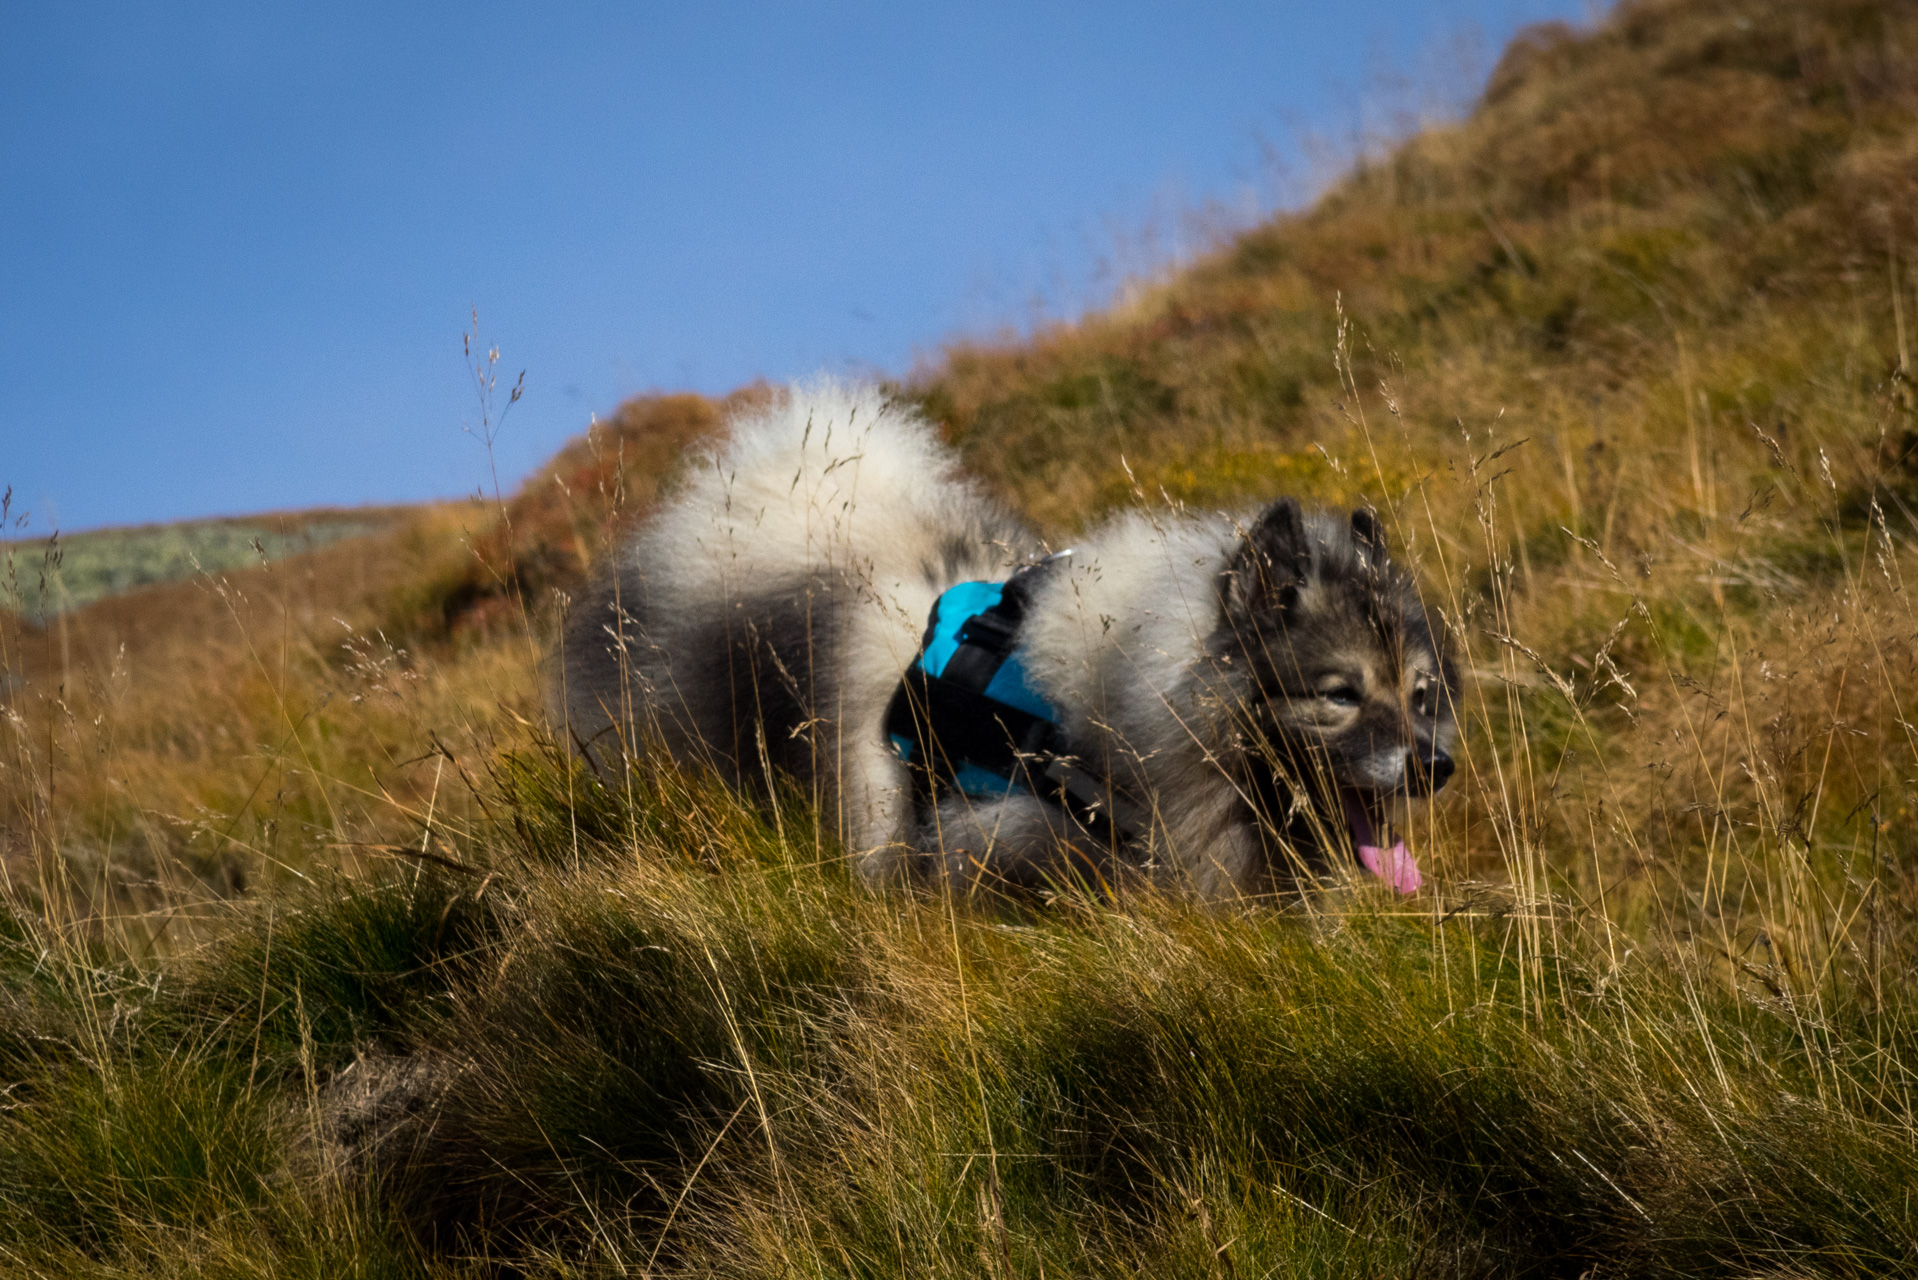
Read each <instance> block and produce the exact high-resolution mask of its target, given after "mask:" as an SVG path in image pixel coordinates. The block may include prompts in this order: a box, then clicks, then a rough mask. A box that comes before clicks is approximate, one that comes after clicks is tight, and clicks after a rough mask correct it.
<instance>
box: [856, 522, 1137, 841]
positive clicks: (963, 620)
mask: <svg viewBox="0 0 1918 1280" xmlns="http://www.w3.org/2000/svg"><path fill="white" fill-rule="evenodd" d="M1066 554H1070V553H1061V555H1060V556H1054V557H1052V558H1051V559H1050V560H1047V561H1042V562H1041V563H1040V564H1037V565H1032V566H1029V567H1027V568H1025V569H1021V570H1020V571H1019V572H1018V573H1016V574H1014V575H1013V576H1012V577H1011V579H1009V580H1008V581H1006V582H962V583H960V584H958V585H957V586H955V587H951V588H948V589H947V590H946V591H945V592H944V593H943V594H942V595H941V596H940V597H939V599H938V600H937V601H935V602H934V604H933V606H932V618H931V620H930V622H929V623H928V625H927V627H926V636H925V640H924V642H923V644H922V645H921V647H920V650H919V656H918V657H917V658H916V659H914V661H913V663H912V665H911V666H910V667H908V668H907V669H906V674H905V677H904V678H903V679H901V680H900V682H899V688H898V690H897V691H896V692H895V693H894V694H893V697H892V705H891V706H890V707H889V708H888V710H887V712H886V735H887V737H888V738H889V739H890V740H891V742H892V746H893V750H895V751H897V752H898V753H899V758H900V759H901V760H903V761H905V763H906V764H907V765H908V766H910V767H911V769H912V772H913V777H914V781H915V783H916V784H917V787H918V789H919V791H920V793H921V794H922V795H926V796H933V797H936V796H937V795H938V793H939V791H940V790H941V789H942V788H949V789H952V790H957V791H959V792H960V793H962V794H964V795H967V796H972V797H974V798H976V799H980V800H1003V799H1005V798H1006V797H1007V796H1009V795H1014V794H1019V793H1029V794H1032V795H1037V796H1040V797H1042V798H1044V799H1046V800H1050V801H1052V802H1053V803H1055V804H1059V805H1061V806H1062V807H1064V808H1065V809H1066V810H1067V811H1068V812H1069V813H1071V814H1072V816H1073V817H1074V818H1076V819H1077V820H1078V821H1079V823H1080V825H1082V826H1083V827H1085V828H1086V830H1087V831H1089V832H1090V833H1092V834H1093V835H1094V836H1096V837H1097V838H1098V839H1099V840H1100V841H1101V842H1104V843H1108V844H1109V843H1111V842H1113V841H1115V840H1116V839H1117V834H1116V833H1115V831H1114V829H1113V826H1112V821H1111V818H1110V815H1109V813H1108V809H1109V805H1108V803H1107V798H1106V797H1105V796H1103V795H1102V794H1101V789H1100V788H1097V787H1095V786H1094V785H1093V782H1092V779H1090V778H1089V777H1088V776H1087V775H1086V774H1085V773H1084V771H1083V770H1082V769H1078V768H1075V767H1074V765H1075V760H1074V757H1073V755H1072V753H1071V750H1070V746H1069V744H1068V742H1067V740H1066V731H1065V725H1064V722H1063V719H1064V718H1063V717H1062V716H1061V715H1060V714H1059V711H1058V708H1056V707H1054V706H1053V705H1052V704H1051V703H1049V702H1047V701H1046V700H1045V698H1044V696H1043V695H1041V694H1040V693H1039V691H1038V690H1037V689H1035V688H1034V687H1033V685H1032V680H1031V677H1030V675H1029V673H1028V672H1027V671H1026V667H1025V662H1024V659H1023V655H1022V654H1021V653H1020V650H1019V628H1020V626H1021V625H1022V624H1023V623H1024V621H1025V615H1026V608H1027V605H1028V604H1029V603H1030V597H1031V594H1032V591H1033V589H1034V588H1035V587H1036V586H1037V585H1038V584H1039V582H1040V581H1041V580H1042V579H1043V577H1044V576H1045V571H1046V569H1047V567H1048V566H1050V565H1051V564H1053V563H1055V562H1057V561H1058V560H1059V559H1060V558H1062V556H1063V555H1066Z"/></svg>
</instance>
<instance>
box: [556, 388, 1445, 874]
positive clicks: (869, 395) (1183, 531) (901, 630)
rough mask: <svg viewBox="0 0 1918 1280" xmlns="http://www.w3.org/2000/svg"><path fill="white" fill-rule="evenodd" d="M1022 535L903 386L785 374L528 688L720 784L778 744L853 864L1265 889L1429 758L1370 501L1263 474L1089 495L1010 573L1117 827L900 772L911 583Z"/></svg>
mask: <svg viewBox="0 0 1918 1280" xmlns="http://www.w3.org/2000/svg"><path fill="white" fill-rule="evenodd" d="M1042 552H1043V548H1042V546H1041V544H1040V542H1039V539H1038V538H1037V537H1036V536H1035V535H1034V534H1033V533H1032V531H1031V530H1030V529H1029V528H1028V527H1027V526H1025V525H1024V524H1023V523H1022V522H1021V521H1020V520H1019V519H1017V518H1016V517H1014V516H1013V515H1012V514H1011V513H1010V512H1009V511H1008V510H1007V509H1006V508H1005V507H1004V506H1003V505H1001V504H1000V503H998V502H996V501H994V500H993V499H992V498H990V497H989V496H988V495H986V494H985V493H984V492H983V491H982V490H981V489H980V488H979V486H978V485H977V484H976V483H975V482H973V481H971V480H969V479H968V478H967V477H966V476H965V475H964V474H963V472H962V471H961V469H960V467H959V464H958V460H957V458H956V457H955V455H954V454H953V453H952V451H951V450H950V449H949V448H948V447H947V446H946V445H945V444H944V443H943V442H942V441H941V440H940V439H939V437H938V434H937V432H936V431H935V429H934V428H933V427H932V426H931V425H930V424H928V423H927V422H925V421H924V420H923V419H922V418H920V417H919V416H918V415H917V414H915V413H914V412H913V411H911V410H910V409H908V408H905V407H903V406H900V405H898V404H895V403H892V402H889V401H887V400H886V399H885V398H884V397H883V396H881V395H880V394H879V393H878V392H877V391H875V390H874V389H871V388H867V387H859V386H849V385H845V384H840V383H835V382H830V381H823V382H818V383H813V384H810V385H804V386H799V387H795V388H793V389H792V390H791V391H790V392H789V393H788V394H787V395H785V396H784V397H782V398H780V399H779V400H777V401H776V402H775V404H774V405H773V406H772V407H770V408H767V409H764V410H760V411H755V412H752V413H749V414H747V415H745V416H742V417H741V418H740V419H739V420H737V421H736V422H734V423H733V424H732V427H731V431H730V434H729V436H728V438H727V439H726V440H725V441H724V442H722V443H720V444H719V445H717V446H716V447H714V448H713V449H712V450H711V451H710V452H708V453H706V454H704V455H702V456H700V457H698V458H697V459H695V460H694V461H693V463H692V465H690V466H689V468H688V469H687V471H686V473H685V475H684V477H683V479H682V481H681V483H680V484H679V487H678V489H677V491H676V492H675V493H674V494H673V495H672V496H671V497H670V498H669V499H668V500H667V501H666V502H665V503H664V505H663V506H662V507H661V508H660V509H659V510H658V511H657V512H656V513H655V514H654V515H653V516H652V518H651V519H650V520H648V521H647V522H646V523H645V524H644V525H643V526H642V527H641V528H640V529H639V530H638V531H637V533H635V534H634V535H633V537H632V538H631V540H630V541H629V542H628V543H627V544H626V546H625V548H624V550H623V552H622V553H621V555H620V556H619V558H618V561H617V564H616V565H615V566H614V568H613V571H612V572H611V573H610V574H609V575H607V576H606V577H605V578H604V579H603V581H602V582H601V583H600V584H599V586H598V587H596V588H595V590H594V591H593V592H592V593H591V594H589V595H588V596H587V597H585V598H584V599H583V600H581V601H579V602H576V603H575V604H574V606H573V607H572V609H571V611H570V614H569V618H568V622H567V626H566V629H565V635H564V640H563V654H562V658H563V660H562V662H561V663H560V664H559V669H560V679H559V682H558V687H557V688H556V690H555V703H556V711H557V713H558V714H560V715H562V716H563V717H564V720H565V728H566V732H567V733H568V734H569V735H570V737H571V738H572V740H573V741H575V742H576V743H578V744H579V746H580V748H581V749H582V750H583V751H585V752H587V753H588V754H590V755H591V756H593V757H594V758H595V760H596V761H597V762H599V763H600V764H601V765H602V766H603V765H605V764H607V763H609V762H614V761H617V759H618V758H619V757H620V755H621V754H622V753H633V752H639V751H643V750H648V749H658V748H662V747H663V749H665V750H667V751H669V752H671V753H672V754H673V755H674V756H675V757H677V758H679V759H681V760H683V761H687V762H693V763H698V764H707V765H711V766H714V767H717V768H719V769H720V770H722V771H723V772H724V773H725V774H726V775H727V776H729V777H730V778H731V779H732V780H733V781H734V782H735V783H737V784H739V785H742V786H746V787H752V788H763V787H765V786H766V785H767V782H768V777H769V773H777V772H781V771H783V772H784V773H786V774H788V775H790V776H791V777H793V778H795V779H797V780H798V781H799V782H800V783H801V784H802V785H804V786H807V787H809V788H810V789H812V791H813V792H814V793H815V794H816V795H817V796H818V798H819V801H820V803H821V805H822V806H823V812H825V813H826V814H827V815H829V817H830V820H831V821H833V822H834V823H836V825H837V828H838V833H839V835H840V837H841V838H842V839H843V840H844V841H845V843H846V846H847V848H848V849H849V850H851V851H852V856H853V858H854V859H855V864H856V866H857V868H858V870H859V871H860V873H861V874H862V875H863V876H864V877H865V878H866V879H867V880H868V881H871V882H873V883H875V884H879V883H887V882H895V881H902V880H907V879H911V878H915V877H920V876H928V875H931V876H936V875H939V874H945V875H951V876H956V877H961V878H964V879H966V880H967V881H969V882H988V881H1001V882H1011V883H1014V884H1033V883H1037V882H1041V881H1044V880H1046V879H1048V878H1049V877H1052V876H1054V875H1056V874H1058V873H1059V872H1060V871H1062V870H1065V869H1069V868H1072V867H1074V866H1078V867H1085V866H1090V867H1093V868H1095V869H1096V870H1097V871H1098V873H1099V874H1100V875H1105V874H1108V873H1116V872H1118V871H1120V870H1122V869H1131V870H1136V871H1138V872H1141V873H1144V874H1147V875H1150V876H1151V877H1153V878H1155V879H1157V880H1160V881H1162V882H1166V883H1172V884H1177V885H1180V886H1182V887H1184V888H1186V889H1187V890H1189V891H1192V892H1196V893H1197V894H1199V895H1200V896H1203V897H1206V898H1215V899H1216V898H1224V897H1229V896H1234V895H1238V894H1247V893H1260V892H1266V891H1270V890H1273V889H1279V888H1284V887H1286V886H1287V885H1289V884H1292V883H1296V882H1297V879H1298V876H1299V874H1300V873H1301V872H1304V873H1306V874H1309V875H1316V874H1321V873H1323V872H1325V871H1326V870H1328V869H1329V868H1330V867H1331V865H1333V864H1335V863H1340V862H1341V861H1343V862H1348V863H1349V860H1350V851H1351V850H1352V847H1353V845H1354V844H1355V843H1357V842H1358V840H1359V839H1360V838H1369V839H1372V840H1374V841H1376V840H1377V839H1379V837H1377V836H1375V835H1367V836H1363V837H1362V835H1361V832H1362V830H1363V829H1365V828H1368V827H1369V828H1373V829H1383V828H1384V826H1385V824H1386V822H1387V820H1388V818H1389V817H1390V815H1391V813H1392V811H1393V810H1394V808H1395V807H1396V808H1401V809H1402V807H1403V805H1404V803H1405V801H1406V800H1407V799H1408V798H1410V797H1416V796H1420V795H1424V794H1429V793H1430V792H1431V791H1432V790H1435V789H1436V788H1437V787H1438V786H1441V785H1443V783H1444V780H1445V777H1446V775H1449V773H1450V772H1451V767H1452V766H1451V760H1450V757H1449V754H1448V750H1449V748H1450V746H1451V742H1452V738H1453V733H1454V730H1453V721H1452V715H1451V703H1452V696H1451V695H1452V690H1453V687H1454V685H1455V676H1454V674H1453V668H1452V665H1451V663H1450V662H1449V661H1448V660H1447V658H1446V656H1445V651H1444V646H1443V638H1442V633H1441V632H1440V631H1439V630H1438V629H1437V628H1436V627H1434V626H1432V625H1431V624H1430V623H1429V622H1428V620H1427V616H1426V613H1425V610H1424V609H1423V607H1422V606H1421V605H1420V603H1419V600H1418V595H1417V593H1416V591H1415V590H1414V588H1413V585H1412V583H1411V580H1410V579H1409V577H1407V576H1406V575H1405V574H1404V573H1403V572H1402V571H1401V570H1400V569H1398V568H1397V567H1396V566H1394V565H1393V564H1392V563H1391V562H1390V561H1389V559H1388V558H1387V556H1386V554H1385V542H1384V538H1383V535H1382V533H1381V532H1380V529H1379V527H1378V522H1377V521H1376V520H1374V519H1373V518H1372V517H1371V516H1370V515H1369V513H1366V512H1359V513H1355V515H1354V516H1353V517H1352V518H1351V519H1340V518H1336V517H1333V516H1331V515H1328V514H1323V513H1305V512H1302V511H1301V510H1300V508H1299V506H1298V505H1297V504H1296V503H1295V502H1292V501H1290V500H1280V501H1277V502H1274V503H1272V504H1271V505H1270V506H1268V507H1267V508H1265V509H1264V510H1263V511H1262V512H1257V513H1252V514H1251V515H1250V516H1249V517H1242V518H1235V517H1233V516H1230V515H1203V516H1191V515H1185V514H1175V513H1172V512H1169V511H1161V512H1153V513H1150V514H1148V513H1132V514H1127V515H1123V516H1120V517H1119V518H1117V519H1115V520H1113V521H1111V522H1110V523H1108V524H1106V525H1105V526H1104V527H1103V528H1100V529H1098V530H1096V531H1094V532H1093V533H1092V534H1091V535H1090V536H1088V537H1086V538H1085V539H1083V540H1082V541H1081V542H1079V543H1078V545H1077V546H1076V548H1075V553H1074V554H1073V555H1072V556H1071V557H1070V559H1069V560H1066V561H1065V562H1064V563H1063V567H1061V568H1056V569H1051V570H1048V571H1047V572H1046V573H1045V575H1044V577H1043V579H1042V580H1041V581H1040V583H1039V585H1038V587H1037V589H1036V591H1035V592H1034V594H1033V597H1032V603H1031V606H1030V608H1029V610H1028V614H1027V621H1026V623H1025V625H1024V627H1023V629H1022V630H1021V632H1020V639H1019V645H1020V649H1021V650H1022V654H1021V656H1022V659H1023V661H1024V662H1025V664H1026V667H1027V670H1028V672H1029V675H1030V677H1031V678H1032V680H1033V681H1034V683H1035V684H1036V685H1037V686H1038V687H1039V689H1040V691H1041V692H1042V693H1043V694H1044V695H1045V696H1046V698H1047V700H1048V701H1049V702H1050V703H1051V704H1052V705H1053V706H1054V707H1056V708H1058V709H1059V711H1060V712H1061V713H1062V716H1063V719H1064V721H1065V727H1066V730H1067V735H1068V740H1069V741H1070V743H1071V744H1072V748H1073V751H1074V755H1075V756H1076V763H1075V768H1077V769H1078V770H1079V771H1080V773H1081V774H1082V776H1086V777H1089V778H1090V779H1091V780H1092V781H1093V782H1094V784H1095V785H1096V786H1097V787H1098V788H1099V789H1100V790H1101V791H1102V792H1103V793H1104V794H1105V795H1106V796H1107V797H1108V801H1109V804H1110V810H1111V812H1112V814H1113V815H1114V817H1115V818H1118V819H1121V821H1119V822H1118V823H1116V824H1115V829H1116V830H1118V831H1119V832H1121V833H1122V836H1121V838H1120V839H1118V840H1117V841H1116V842H1115V841H1112V840H1108V841H1107V842H1106V843H1107V846H1108V847H1099V841H1097V840H1095V839H1094V837H1093V836H1092V834H1091V833H1090V832H1088V831H1087V830H1086V829H1084V828H1083V827H1081V826H1080V825H1079V824H1078V823H1077V822H1076V821H1074V820H1073V819H1072V818H1070V817H1068V816H1067V814H1066V812H1065V810H1063V809H1061V808H1059V807H1058V806H1056V805H1054V804H1052V803H1050V802H1049V801H1047V800H1044V799H1041V798H1040V797H1038V796H1035V795H1032V794H1030V793H1015V794H1012V795H1009V796H1008V797H1006V798H1005V799H1003V800H991V801H980V800H977V799H973V798H969V797H965V796H961V795H956V794H952V795H946V796H944V797H943V798H941V799H938V800H936V801H935V800H933V799H931V798H930V797H928V796H927V795H925V794H924V791H923V789H922V790H921V791H920V792H919V793H918V794H915V790H914V783H913V779H912V777H911V775H910V773H909V771H908V770H907V768H906V766H905V765H904V764H902V763H901V762H900V760H899V759H898V757H897V755H896V754H895V752H894V751H893V749H892V747H891V745H890V744H889V743H888V741H887V737H886V733H885V730H884V728H883V723H884V720H885V716H886V711H887V707H888V705H889V703H890V701H891V699H892V696H893V693H894V690H895V689H896V688H897V687H898V684H899V681H900V678H901V676H902V674H903V673H904V671H905V670H906V668H907V666H908V665H909V664H910V663H911V662H912V661H913V659H914V658H915V657H916V656H917V654H918V651H919V647H920V642H921V638H922V635H923V633H924V630H925V627H926V622H927V618H928V616H929V614H930V612H931V609H932V606H933V603H934V601H935V600H936V599H937V598H938V597H939V595H940V594H941V593H942V592H943V591H944V590H946V588H948V587H950V586H952V585H953V584H955V583H958V582H964V581H969V580H979V579H988V580H990V579H1003V578H1005V577H1006V576H1007V575H1008V574H1010V573H1011V572H1012V571H1013V570H1014V569H1015V568H1016V567H1018V566H1019V565H1021V564H1025V563H1030V562H1031V561H1032V560H1034V559H1035V558H1036V557H1038V556H1039V555H1040V554H1042ZM1115 843H1116V845H1117V846H1118V847H1109V846H1111V845H1112V844H1115ZM1332 850H1339V851H1341V852H1343V853H1344V855H1345V857H1344V858H1343V859H1341V858H1340V856H1339V855H1338V854H1336V853H1333V852H1330V851H1332Z"/></svg>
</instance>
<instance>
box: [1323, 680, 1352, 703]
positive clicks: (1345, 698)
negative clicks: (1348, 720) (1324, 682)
mask: <svg viewBox="0 0 1918 1280" xmlns="http://www.w3.org/2000/svg"><path fill="white" fill-rule="evenodd" d="M1319 696H1320V697H1321V698H1324V699H1325V700H1326V701H1327V702H1330V703H1332V704H1334V705H1335V706H1341V707H1356V706H1358V705H1359V702H1360V698H1359V691H1358V690H1357V689H1354V688H1353V687H1352V686H1351V685H1349V684H1335V685H1333V686H1332V687H1331V688H1329V689H1321V690H1319Z"/></svg>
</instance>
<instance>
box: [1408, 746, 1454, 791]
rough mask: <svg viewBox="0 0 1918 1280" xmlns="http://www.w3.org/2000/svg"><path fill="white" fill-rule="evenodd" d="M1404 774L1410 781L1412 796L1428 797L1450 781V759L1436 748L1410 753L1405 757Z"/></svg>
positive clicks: (1451, 765) (1452, 766) (1451, 766)
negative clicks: (1406, 774)
mask: <svg viewBox="0 0 1918 1280" xmlns="http://www.w3.org/2000/svg"><path fill="white" fill-rule="evenodd" d="M1405 763H1406V772H1407V773H1408V774H1409V775H1410V777H1411V781H1412V794H1413V795H1419V796H1423V795H1430V794H1431V793H1432V792H1434V791H1437V790H1438V789H1439V788H1440V787H1442V786H1444V785H1445V784H1446V783H1447V782H1449V781H1451V779H1452V770H1453V768H1455V767H1456V766H1454V765H1453V764H1452V757H1451V756H1449V755H1447V754H1446V753H1445V752H1444V751H1443V750H1441V749H1440V748H1438V747H1433V748H1431V749H1430V750H1428V751H1412V752H1409V753H1408V754H1407V756H1406V761H1405Z"/></svg>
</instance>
